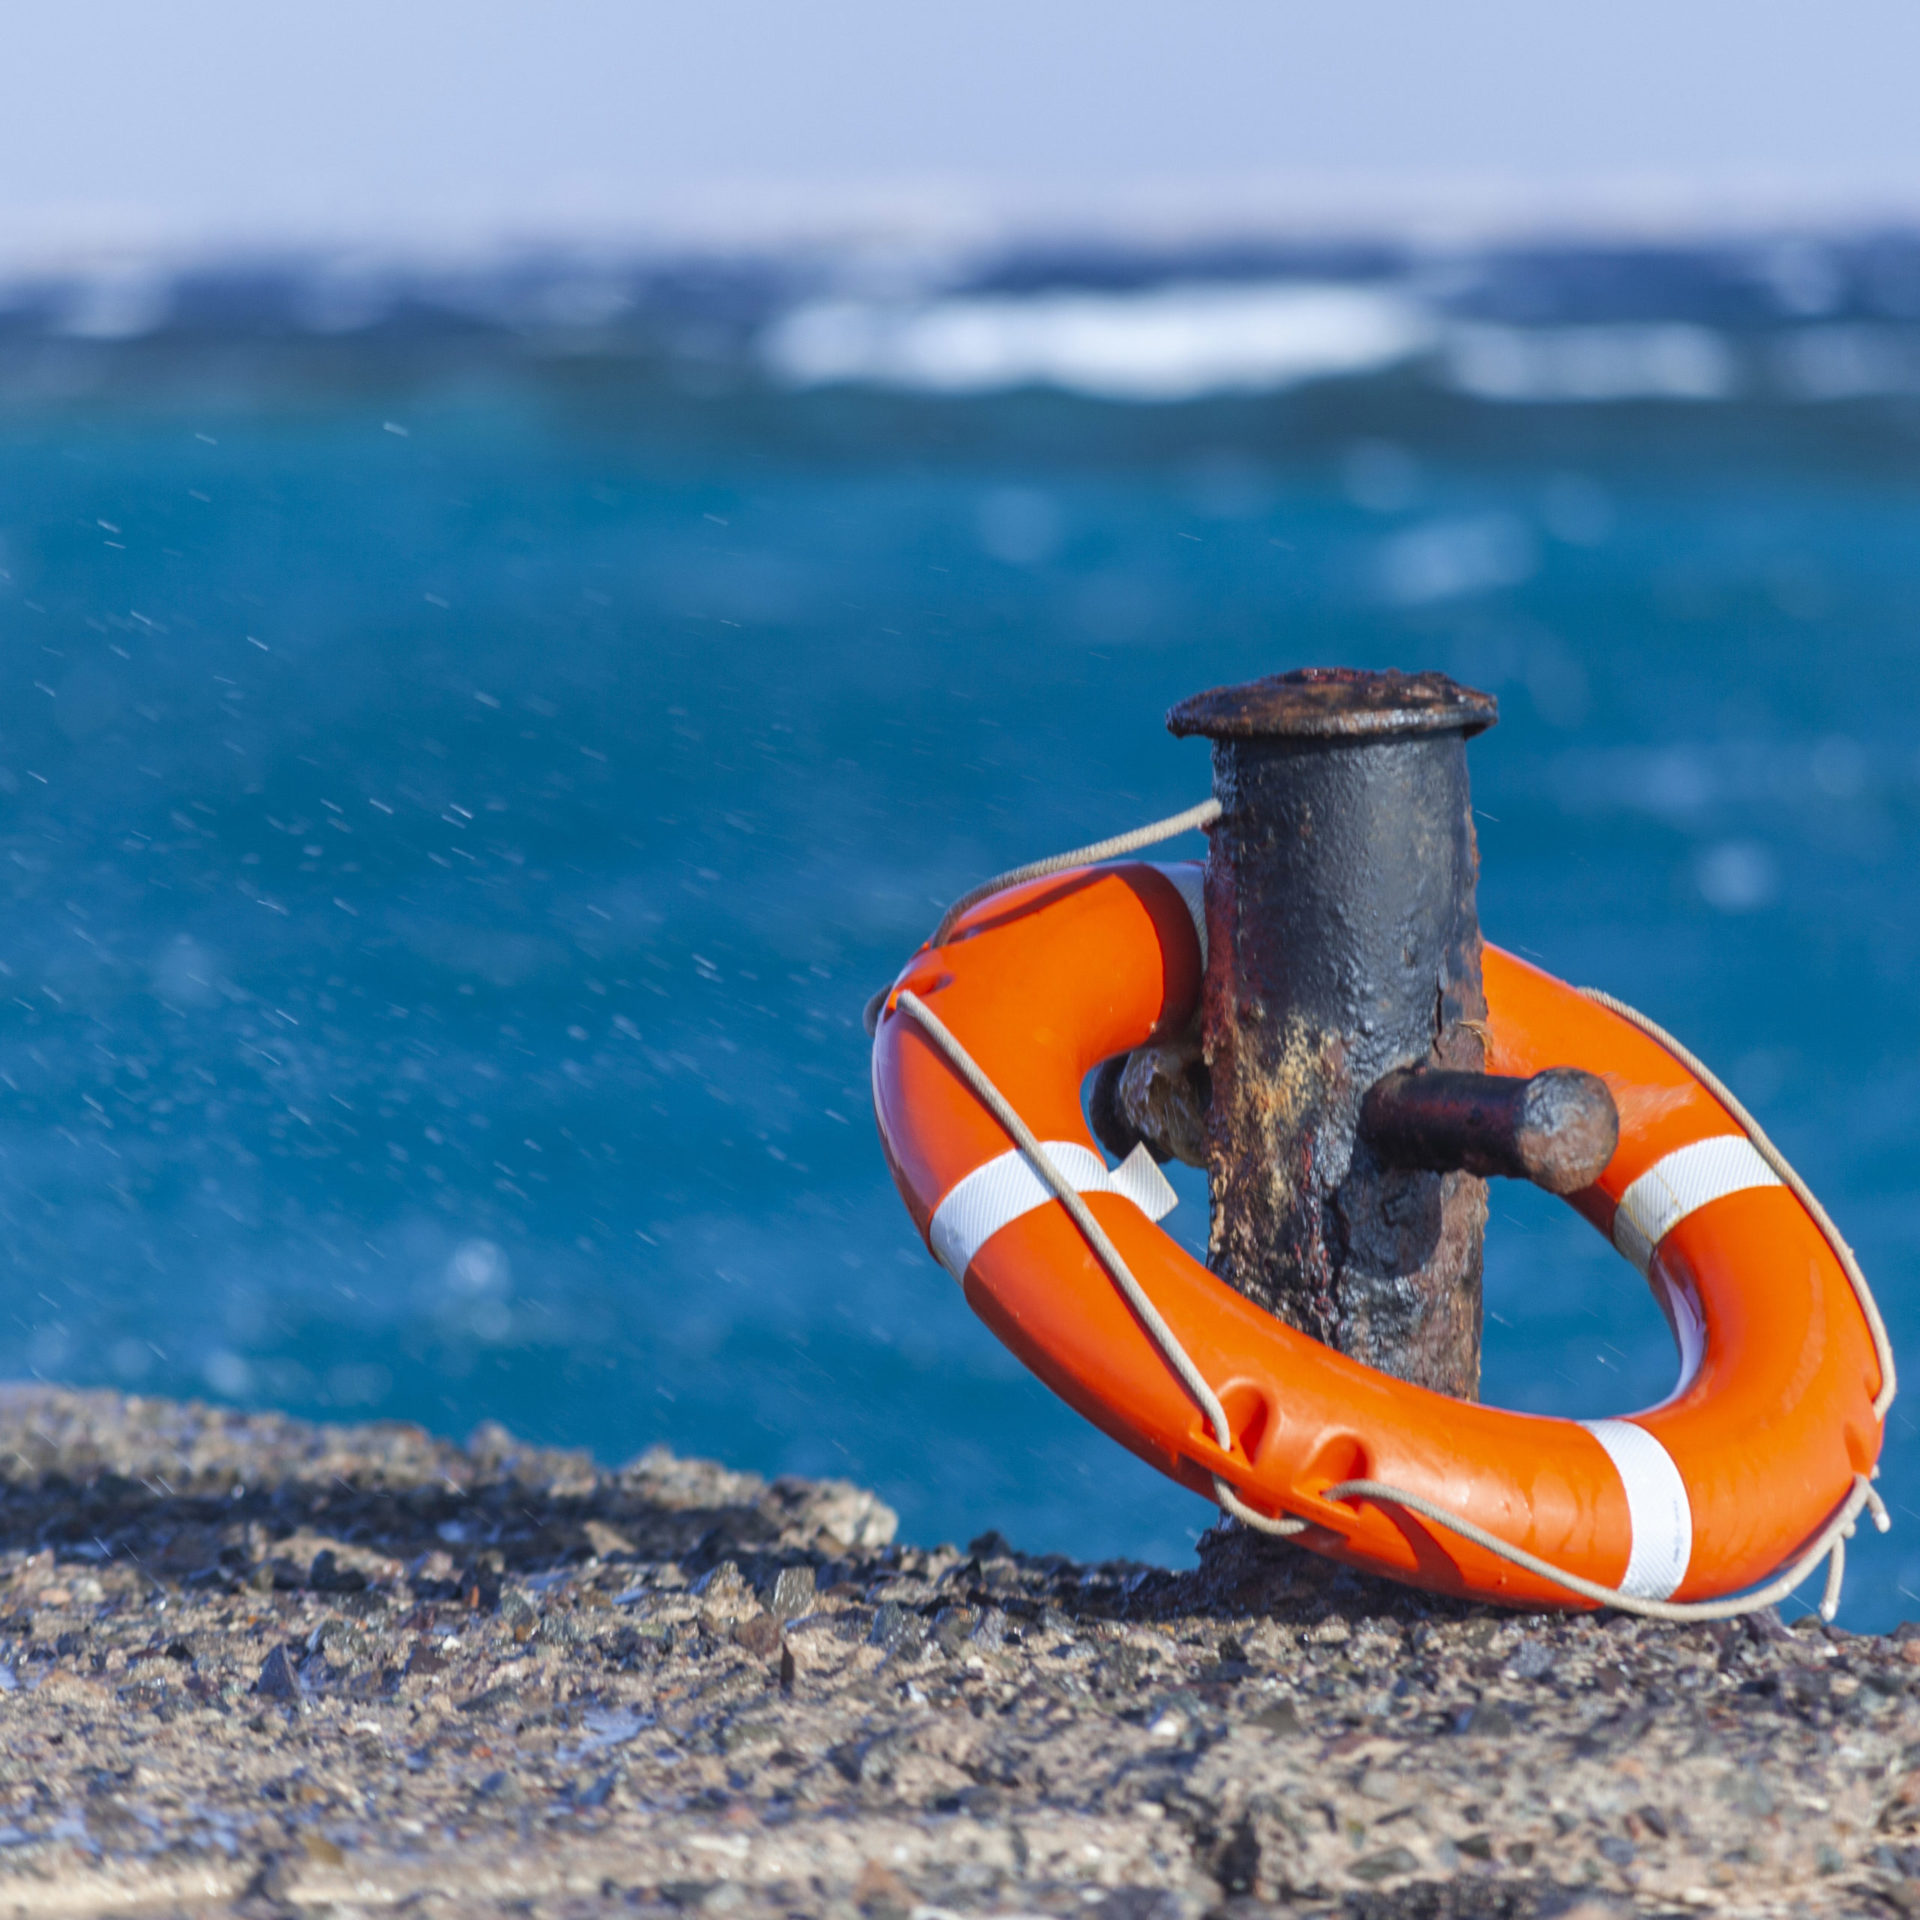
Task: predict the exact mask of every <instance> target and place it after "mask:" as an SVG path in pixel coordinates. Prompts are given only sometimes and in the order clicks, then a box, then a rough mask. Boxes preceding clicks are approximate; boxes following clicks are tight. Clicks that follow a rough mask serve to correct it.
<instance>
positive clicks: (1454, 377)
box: [1445, 322, 1740, 401]
mask: <svg viewBox="0 0 1920 1920" xmlns="http://www.w3.org/2000/svg"><path fill="white" fill-rule="evenodd" d="M1445 358H1446V367H1447V374H1448V378H1449V380H1450V382H1451V384H1452V385H1453V386H1455V387H1457V388H1458V389H1460V391H1462V392H1463V393H1470V394H1472V395H1473V396H1474V397H1475V398H1476V399H1480V400H1531V401H1541V400H1572V401H1608V400H1612V401H1619V400H1724V399H1726V398H1728V397H1729V396H1730V395H1731V394H1732V393H1733V392H1734V391H1735V390H1736V388H1737V387H1738V385H1739V374H1740V368H1739V363H1738V361H1737V360H1736V358H1735V356H1734V354H1733V352H1732V350H1731V348H1730V347H1729V346H1728V345H1727V343H1726V342H1725V341H1724V340H1723V339H1721V338H1720V336H1719V335H1718V334H1716V333H1714V332H1712V331H1711V330H1710V329H1708V328H1706V327H1698V326H1690V325H1686V324H1683V323H1679V322H1662V323H1655V324H1647V323H1626V324H1615V325H1610V326H1585V327H1496V326H1473V325H1465V326H1457V327H1454V328H1452V329H1451V330H1450V332H1449V335H1448V340H1447V349H1446V356H1445Z"/></svg>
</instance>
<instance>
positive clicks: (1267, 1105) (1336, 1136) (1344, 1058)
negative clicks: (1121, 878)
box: [1168, 668, 1498, 1398]
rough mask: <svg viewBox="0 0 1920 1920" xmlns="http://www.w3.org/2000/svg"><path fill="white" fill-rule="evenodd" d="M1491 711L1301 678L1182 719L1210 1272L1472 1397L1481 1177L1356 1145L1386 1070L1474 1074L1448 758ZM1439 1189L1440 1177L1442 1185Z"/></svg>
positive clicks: (1468, 695)
mask: <svg viewBox="0 0 1920 1920" xmlns="http://www.w3.org/2000/svg"><path fill="white" fill-rule="evenodd" d="M1497 713H1498V709H1497V707H1496V705H1495V703H1494V701H1493V699H1492V697H1491V696H1490V695H1487V694H1484V693H1477V692H1474V691H1473V690H1472V689H1470V688H1466V687H1461V686H1458V685H1456V684H1455V683H1454V682H1453V681H1451V680H1449V679H1447V678H1446V677H1445V676H1444V675H1441V674H1433V673H1421V674H1400V673H1360V672H1355V671H1351V670H1346V669H1327V668H1319V669H1306V670H1303V671H1300V672H1295V673H1286V674H1277V675H1274V676H1273V677H1271V678H1269V679H1265V680H1257V681H1254V682H1252V683H1250V684H1249V685H1246V686H1240V687H1228V688H1221V689H1217V690H1215V691H1213V692H1210V693H1203V694H1198V695H1196V696H1195V697H1194V698H1192V699H1190V700H1187V701H1183V702H1182V703H1181V704H1180V705H1179V706H1177V707H1175V708H1174V710H1173V712H1172V713H1171V714H1170V715H1169V716H1168V725H1169V726H1170V727H1171V729H1172V730H1173V732H1175V733H1176V734H1183V735H1184V734H1203V735H1205V736H1206V737H1207V738H1209V739H1210V740H1211V741H1212V742H1213V765H1214V791H1215V794H1216V795H1217V796H1218V798H1219V799H1220V801H1221V803H1222V804H1223V806H1224V807H1225V812H1224V813H1223V815H1222V816H1221V818H1220V820H1219V821H1218V822H1217V823H1216V824H1215V825H1214V827H1213V828H1212V829H1211V830H1210V835H1211V852H1210V856H1209V859H1208V862H1207V884H1206V904H1207V934H1208V941H1209V964H1208V971H1207V982H1206V994H1205V1002H1204V1011H1203V1033H1202V1051H1203V1057H1204V1061H1205V1065H1206V1067H1207V1069H1208V1074H1209V1079H1208V1081H1207V1083H1206V1084H1207V1085H1208V1087H1209V1104H1208V1111H1207V1120H1206V1149H1207V1163H1208V1168H1209V1171H1210V1172H1211V1174H1212V1179H1213V1226H1212V1237H1211V1244H1210V1249H1209V1255H1208V1258H1209V1264H1210V1265H1211V1266H1212V1267H1213V1269H1214V1270H1215V1272H1217V1273H1218V1274H1219V1275H1220V1276H1221V1277H1222V1278H1223V1279H1224V1280H1226V1281H1227V1282H1228V1283H1229V1284H1230V1285H1232V1286H1234V1287H1236V1288H1238V1289H1239V1291H1240V1292H1242V1293H1244V1294H1246V1295H1247V1296H1248V1297H1249V1298H1250V1299H1253V1300H1255V1301H1258V1302H1259V1303H1260V1305H1262V1306H1263V1307H1266V1308H1267V1309H1268V1310H1269V1311H1271V1312H1273V1313H1276V1314H1278V1315H1279V1316H1280V1317H1281V1318H1282V1319H1284V1320H1286V1321H1288V1322H1290V1323H1291V1324H1292V1325H1294V1326H1296V1327H1298V1328H1300V1329H1301V1331H1302V1332H1304V1333H1308V1334H1311V1335H1312V1336H1313V1337H1314V1338H1315V1339H1317V1340H1321V1341H1324V1342H1325V1343H1326V1344H1328V1345H1329V1346H1333V1347H1336V1348H1338V1349H1339V1350H1340V1351H1342V1352H1344V1353H1348V1354H1351V1355H1352V1356H1353V1357H1354V1358H1355V1359H1358V1360H1363V1361H1365V1362H1366V1363H1367V1364H1369V1365H1370V1366H1374V1367H1378V1368H1380V1369H1381V1370H1382V1371H1384V1372H1387V1373H1391V1374H1395V1375H1398V1376H1399V1377H1400V1378H1402V1379H1406V1380H1413V1381H1417V1382H1419V1383H1420V1384H1421V1385H1424V1386H1430V1387H1434V1388H1437V1389H1439V1390H1440V1391H1442V1392H1445V1393H1450V1394H1455V1395H1458V1396H1461V1397H1464V1398H1472V1397H1473V1396H1474V1395H1475V1394H1476V1393H1477V1391H1478V1388H1479V1378H1480V1290H1481V1245H1482V1236H1483V1233H1484V1229H1485V1222H1486V1212H1487V1200H1486V1188H1485V1185H1484V1184H1483V1182H1482V1181H1481V1179H1480V1178H1479V1177H1478V1176H1477V1175H1476V1174H1475V1173H1472V1172H1468V1171H1466V1170H1465V1169H1464V1167H1463V1166H1462V1164H1461V1162H1460V1161H1459V1159H1458V1158H1455V1159H1452V1160H1451V1161H1449V1160H1448V1159H1447V1157H1446V1156H1445V1155H1444V1154H1442V1155H1439V1156H1437V1158H1436V1157H1433V1156H1430V1157H1429V1164H1427V1165H1410V1164H1408V1160H1409V1158H1415V1159H1417V1158H1419V1155H1418V1154H1412V1155H1410V1154H1409V1153H1408V1151H1407V1150H1406V1147H1405V1142H1404V1140H1402V1141H1401V1142H1400V1143H1399V1144H1400V1150H1399V1151H1397V1152H1395V1153H1393V1154H1391V1155H1389V1154H1388V1153H1385V1152H1382V1151H1381V1150H1380V1149H1379V1148H1378V1147H1376V1145H1375V1144H1374V1143H1373V1141H1372V1140H1371V1139H1370V1138H1369V1136H1368V1135H1367V1134H1366V1133H1365V1132H1364V1131H1363V1130H1362V1128H1361V1108H1362V1103H1363V1101H1364V1100H1365V1097H1366V1095H1367V1094H1368V1092H1369V1091H1370V1090H1371V1089H1372V1088H1373V1087H1374V1086H1375V1084H1376V1083H1377V1082H1379V1081H1380V1080H1382V1079H1383V1078H1384V1077H1385V1076H1387V1075H1388V1074H1390V1073H1394V1072H1395V1071H1397V1070H1401V1069H1409V1068H1433V1069H1441V1070H1446V1071H1451V1072H1467V1073H1477V1072H1479V1070H1480V1069H1481V1068H1482V1067H1483V1066H1484V1053H1483V1049H1482V1046H1481V1041H1480V1035H1479V1028H1480V1026H1481V1024H1482V1023H1483V1022H1484V1021H1485V1018H1486V1000H1485V997H1484V995H1483V993H1482V989H1481V979H1480V926H1479V920H1478V917H1477V915H1476V913H1475V908H1474V881H1475V877H1476V873H1477V869H1478V852H1477V848H1476V843H1475V839H1474V831H1473V815H1472V809H1471V806H1470V804H1469V798H1468V789H1467V764H1466V742H1467V740H1468V738H1469V737H1470V736H1471V735H1473V734H1475V733H1478V732H1480V731H1481V730H1482V729H1484V728H1486V727H1489V726H1491V725H1492V724H1493V723H1494V720H1495V719H1496V717H1497ZM1442 1168H1445V1169H1448V1170H1440V1169H1442Z"/></svg>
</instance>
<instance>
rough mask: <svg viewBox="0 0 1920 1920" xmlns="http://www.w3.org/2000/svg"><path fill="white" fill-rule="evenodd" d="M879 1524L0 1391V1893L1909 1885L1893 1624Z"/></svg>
mask: <svg viewBox="0 0 1920 1920" xmlns="http://www.w3.org/2000/svg"><path fill="white" fill-rule="evenodd" d="M893 1534H894V1523H893V1516H892V1515H891V1514H890V1513H889V1512H888V1510H887V1509H886V1508H885V1507H884V1506H883V1505H882V1504H881V1503H880V1502H879V1501H878V1500H876V1499H875V1498H874V1497H873V1496H872V1495H870V1494H868V1493H865V1492H863V1491H861V1490H860V1489H858V1488H855V1487H851V1486H848V1485H845V1484H842V1483H834V1482H802V1481H774V1482H771V1483H768V1482H765V1481H763V1480H761V1479H758V1478H756V1477H755V1476H753V1475H750V1474H743V1473H735V1472H730V1471H728V1470H727V1469H725V1468H723V1467H718V1466H712V1465H708V1464H704V1463H701V1462H697V1461H687V1460H679V1459H675V1458H673V1457H672V1456H670V1455H668V1454H666V1453H663V1452H654V1453H650V1454H646V1455H643V1456H642V1457H641V1458H640V1459H639V1460H637V1461H635V1462H634V1463H633V1464H632V1465H630V1466H628V1467H625V1468H622V1469H620V1470H618V1471H609V1470H605V1469H602V1468H598V1467H596V1466H595V1465H594V1464H593V1463H592V1462H591V1461H589V1460H588V1459H586V1458H585V1457H584V1456H582V1455H576V1454H569V1453H558V1452H552V1451H545V1450H541V1449H539V1448H534V1447H528V1446H523V1445H521V1444H519V1443H517V1442H516V1441H514V1440H513V1438H512V1437H511V1436H510V1435H508V1434H506V1433H505V1432H503V1431H501V1430H499V1429H497V1428H483V1429H482V1430H481V1431H480V1432H478V1433H477V1434H475V1435H474V1436H473V1437H472V1439H470V1440H469V1442H468V1443H467V1445H466V1446H464V1447H458V1446H454V1445H451V1444H449V1443H446V1442H443V1441H439V1440H436V1439H433V1438H432V1437H430V1436H428V1435H427V1434H425V1433H423V1432H421V1431H419V1430H418V1429H415V1428H408V1427H396V1426H361V1427H320V1426H313V1425H307V1424H303V1423H301V1422H298V1421H295V1420H290V1419H286V1418H282V1417H279V1416H275V1415H267V1414H261V1415H246V1414H238V1413H233V1412H230V1411H225V1410H221V1409H215V1408H209V1407H205V1406H199V1405H192V1404H185V1405H183V1404H179V1403H174V1402H167V1401H159V1400H143V1399H129V1398H125V1397H122V1396H120V1395H116V1394H110V1393H77V1392H65V1391H60V1390H56V1389H50V1388H41V1387H33V1388H12V1389H5V1390H0V1915H7V1914H20V1915H94V1914H110V1913H124V1914H154V1915H173V1914H180V1915H215V1914H220V1915H226V1914H234V1915H247V1916H259V1917H264V1916H273V1915H289V1914H300V1915H319V1914H331V1915H336V1916H342V1917H343V1920H344V1917H345V1916H351V1915H359V1914H368V1915H373V1914H387V1913H396V1914H398V1913H405V1914H409V1915H419V1916H424V1917H434V1916H442V1915H469V1914H471V1915H483V1916H484V1915H496V1914H499V1915H505V1914H532V1915H543V1916H547V1915H550V1916H561V1915H588V1914H593V1915H599V1914H609V1915H611V1914H629V1913H635V1912H638V1913H647V1914H654V1915H659V1916H663V1920H664V1917H665V1916H679V1915H687V1914H691V1913H695V1912H698V1913H702V1914H709V1915H716V1916H718V1915H738V1916H742V1917H743V1920H744V1917H746V1916H757V1915H766V1916H776V1915H777V1916H787V1915H820V1916H833V1920H853V1917H854V1916H860V1917H861V1920H912V1917H913V1916H918V1917H919V1920H940V1916H943V1915H948V1914H951V1915H956V1916H970V1915H976V1914H977V1915H982V1916H985V1915H992V1914H1009V1915H1011V1914H1021V1915H1041V1914H1046V1915H1056V1916H1061V1917H1062V1920H1065V1917H1066V1916H1085V1917H1086V1920H1202V1917H1203V1916H1206V1915H1209V1914H1215V1915H1220V1916H1223V1920H1254V1916H1257V1915H1261V1914H1264V1913H1268V1912H1273V1911H1283V1912H1289V1913H1305V1914H1326V1915H1332V1914H1340V1915H1351V1916H1355V1917H1356V1920H1386V1917H1387V1916H1408V1917H1409V1920H1415V1917H1419V1920H1447V1917H1449V1916H1454V1917H1458V1920H1465V1917H1467V1916H1473V1917H1475V1920H1481V1917H1485V1920H1494V1917H1496V1916H1500V1917H1507V1916H1523V1915H1534V1914H1541V1915H1546V1914H1581V1915H1590V1916H1597V1915H1602V1914H1615V1913H1618V1914H1627V1913H1636V1914H1685V1913H1712V1914H1731V1915H1756V1916H1757V1915H1780V1916H1787V1915H1799V1914H1806V1915H1828V1914H1849V1915H1854V1914H1907V1913H1920V1771H1916V1770H1915V1763H1916V1762H1920V1693H1917V1692H1916V1688H1920V1637H1911V1638H1909V1637H1903V1636H1904V1635H1905V1633H1906V1631H1907V1630H1903V1631H1902V1633H1901V1634H1896V1635H1894V1636H1891V1637H1886V1638H1882V1637H1869V1636H1855V1635H1849V1634H1845V1633H1841V1632H1837V1631H1835V1630H1832V1629H1827V1628H1823V1627H1821V1626H1820V1625H1819V1624H1818V1623H1817V1622H1814V1621H1811V1620H1800V1621H1796V1622H1795V1623H1794V1624H1793V1625H1792V1626H1791V1627H1788V1626H1783V1625H1782V1624H1781V1623H1780V1621H1779V1620H1778V1619H1777V1618H1776V1617H1775V1616H1773V1615H1767V1616H1765V1617H1763V1618H1760V1619H1757V1620H1755V1621H1752V1622H1748V1623H1741V1624H1734V1625H1730V1626H1726V1627H1721V1628H1714V1629H1702V1628H1693V1629H1679V1628H1668V1627H1654V1626H1647V1625H1642V1624H1639V1623H1636V1622H1633V1621H1630V1620H1626V1619H1623V1618H1618V1617H1614V1616H1606V1615H1601V1616H1594V1615H1587V1616H1580V1615H1554V1616H1543V1615H1532V1616H1516V1615H1510V1614H1501V1613H1497V1612H1493V1611H1489V1610H1487V1609H1484V1608H1472V1607H1467V1606H1463V1605H1456V1604H1454V1603H1452V1602H1447V1601H1435V1600H1431V1599H1428V1598H1425V1597H1423V1596H1421V1595H1419V1594H1415V1593H1412V1592H1407V1591H1403V1590H1400V1589H1397V1588H1392V1587H1387V1586H1382V1585H1380V1584H1377V1583H1373V1582H1369V1581H1364V1580H1359V1579H1355V1578H1353V1577H1351V1576H1348V1575H1345V1574H1342V1573H1340V1572H1338V1571H1337V1570H1334V1569H1332V1568H1329V1567H1327V1566H1325V1565H1324V1564H1323V1563H1321V1562H1318V1561H1316V1560H1313V1559H1312V1558H1310V1557H1309V1556H1307V1555H1305V1554H1301V1553H1298V1552H1296V1551H1294V1550H1292V1549H1289V1548H1287V1547H1286V1546H1284V1545H1283V1544H1278V1543H1271V1542H1267V1541H1263V1540H1258V1539H1256V1538H1254V1537H1253V1536H1250V1535H1247V1534H1244V1533H1242V1532H1239V1531H1238V1530H1235V1529H1230V1528H1223V1529H1218V1530H1216V1531H1215V1532H1213V1533H1212V1534H1210V1535H1208V1536H1207V1537H1206V1539H1205V1540H1204V1541H1203V1542H1202V1546H1201V1553H1200V1564H1199V1566H1198V1567H1197V1568H1195V1569H1189V1570H1186V1571H1179V1572H1168V1571H1164V1570H1157V1569H1152V1568H1145V1567H1137V1566H1130V1565H1106V1566H1091V1567H1090V1566H1081V1565H1076V1564H1074V1563H1073V1562H1071V1561H1068V1560H1065V1559H1063V1558H1061V1557H1059V1556H1056V1555H1044V1554H1043V1555H1035V1554H1030V1553H1029V1554H1022V1553H1016V1552H1014V1551H1012V1550H1011V1549H1010V1548H1008V1546H1007V1545H1006V1544H1005V1543H1004V1542H1003V1541H1001V1540H1000V1539H999V1537H998V1536H997V1535H989V1536H987V1537H985V1538H983V1539H981V1540H977V1541H975V1542H973V1543H972V1545H971V1546H970V1547H967V1548H961V1549H956V1548H952V1547H918V1546H908V1545H902V1544H900V1543H898V1542H896V1541H895V1540H894V1538H893ZM1028 1544H1030V1545H1039V1544H1043V1543H1028ZM1916 1633H1917V1634H1920V1630H1916Z"/></svg>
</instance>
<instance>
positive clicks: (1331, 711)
mask: <svg viewBox="0 0 1920 1920" xmlns="http://www.w3.org/2000/svg"><path fill="white" fill-rule="evenodd" d="M1499 717H1500V703H1499V701H1497V700H1496V699H1495V698H1494V697H1493V695H1492V694H1490V693H1481V692H1480V691H1479V690H1478V689H1477V688H1474V687H1463V686H1461V685H1460V683H1459V682H1458V681H1457V680H1449V679H1448V678H1447V676H1446V675H1445V674H1444V673H1394V672H1387V673H1369V672H1367V671H1365V670H1364V669H1362V668H1359V667H1297V668H1295V669H1294V670H1293V672H1291V673H1272V674H1268V675H1267V677H1266V678H1265V679H1264V680H1248V681H1246V682H1244V683H1243V684H1242V685H1240V686H1237V687H1213V688H1210V689H1209V690H1208V691H1207V692H1205V693H1196V694H1194V695H1192V696H1191V697H1190V698H1188V699H1185V700H1182V701H1181V702H1180V704H1179V705H1178V706H1177V707H1175V708H1174V709H1173V710H1172V712H1170V713H1169V714H1168V715H1167V728H1168V731H1169V732H1171V733H1175V734H1178V735H1180V736H1181V737H1183V738H1184V737H1185V736H1186V735H1188V734H1194V733H1198V734H1204V735H1205V736H1206V737H1207V738H1208V739H1210V740H1266V739H1296V740H1366V739H1378V738H1380V737H1382V736H1384V735H1390V734H1409V733H1460V734H1466V735H1468V736H1471V735H1473V734H1476V733H1483V732H1485V731H1486V729H1487V728H1488V727H1490V726H1492V725H1493V723H1494V722H1495V721H1496V720H1498V719H1499Z"/></svg>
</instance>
